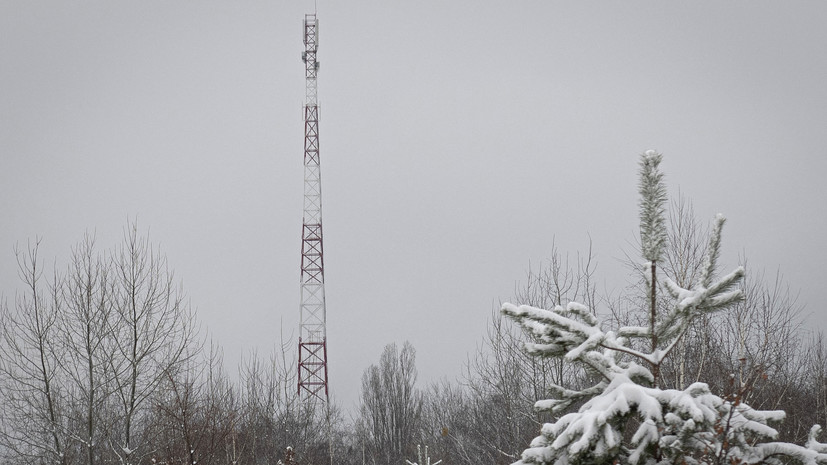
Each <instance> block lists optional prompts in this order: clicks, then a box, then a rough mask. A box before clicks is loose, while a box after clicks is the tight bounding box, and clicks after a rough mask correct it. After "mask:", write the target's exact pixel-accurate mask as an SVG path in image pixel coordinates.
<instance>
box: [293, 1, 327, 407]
mask: <svg viewBox="0 0 827 465" xmlns="http://www.w3.org/2000/svg"><path fill="white" fill-rule="evenodd" d="M318 46H319V23H318V21H317V20H316V15H315V14H312V15H305V17H304V47H305V51H304V52H303V53H302V61H304V64H305V81H306V93H305V103H304V219H303V221H302V264H301V309H300V320H299V385H298V392H299V395H300V396H302V395H304V396H306V397H305V398H306V399H313V398H315V399H318V400H321V401H324V402H327V400H328V389H327V328H326V320H327V315H326V311H325V299H324V254H323V248H322V182H321V171H320V164H319V104H318V101H317V88H316V76H317V75H318V72H319V62H318V61H316V50H317V49H318Z"/></svg>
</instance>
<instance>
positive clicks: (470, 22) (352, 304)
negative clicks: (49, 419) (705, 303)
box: [0, 0, 827, 406]
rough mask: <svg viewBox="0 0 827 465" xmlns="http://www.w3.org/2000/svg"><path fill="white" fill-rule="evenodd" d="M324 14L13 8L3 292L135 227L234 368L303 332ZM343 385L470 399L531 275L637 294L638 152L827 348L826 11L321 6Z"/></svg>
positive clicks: (211, 6)
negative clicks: (247, 354)
mask: <svg viewBox="0 0 827 465" xmlns="http://www.w3.org/2000/svg"><path fill="white" fill-rule="evenodd" d="M312 10H313V3H312V2H309V1H305V2H300V1H234V2H217V1H199V2H193V1H186V2H185V1H177V2H170V1H146V0H145V1H141V2H109V1H83V2H64V1H39V2H28V1H13V0H4V1H0V160H2V169H0V198H1V199H2V202H0V218H2V220H1V221H2V228H0V291H2V292H3V294H4V295H5V296H6V297H7V298H12V297H13V295H14V290H15V288H17V287H18V283H17V278H16V269H15V261H14V255H13V247H14V245H15V243H23V244H25V242H26V240H27V239H30V238H34V237H35V236H36V235H39V236H42V237H43V241H44V242H43V248H42V256H43V258H44V259H45V260H46V262H47V263H49V264H51V263H52V262H53V260H55V259H56V260H57V263H59V264H61V266H62V264H64V263H65V261H66V257H67V255H68V253H69V250H70V247H71V246H72V245H73V244H74V243H75V242H77V241H78V240H80V239H81V238H82V236H83V234H84V231H87V230H90V231H96V233H97V237H98V242H99V245H100V246H101V248H107V247H111V246H113V245H115V244H116V243H117V242H118V241H119V239H120V237H121V233H122V229H123V227H124V225H125V224H126V222H127V219H129V218H135V217H137V219H138V223H139V226H140V227H141V228H142V229H144V230H146V229H149V230H150V236H151V238H152V239H153V240H154V242H155V243H156V244H160V245H161V247H162V249H163V250H164V251H165V252H166V254H167V256H168V259H169V262H170V264H171V266H172V267H173V268H174V269H175V270H176V274H177V276H178V277H179V278H180V279H182V280H183V285H184V287H185V290H186V292H187V294H188V295H189V297H190V299H191V301H192V305H193V306H194V307H196V308H197V310H198V316H199V318H200V320H201V322H202V323H203V324H204V326H205V327H206V328H207V329H209V331H210V333H211V334H212V335H213V337H214V338H215V339H216V340H217V341H218V342H219V343H220V344H221V345H222V346H223V347H224V349H225V352H226V361H227V364H228V366H229V367H231V369H234V368H233V367H234V365H235V364H236V363H237V361H238V357H239V355H240V354H241V353H242V352H243V351H249V350H252V349H256V348H257V349H258V350H259V351H261V352H263V353H266V352H267V351H269V350H270V349H271V348H272V347H273V346H274V345H276V344H277V343H278V338H279V335H280V333H281V332H284V334H285V335H290V334H291V333H294V334H295V333H296V332H297V325H298V300H299V258H300V257H299V251H300V242H301V218H302V180H303V171H302V157H303V152H302V147H303V139H302V137H303V132H302V125H303V121H302V111H301V107H302V104H303V98H304V70H303V66H302V62H301V58H300V57H301V51H302V50H303V45H302V20H303V18H304V14H305V13H308V12H312ZM318 14H319V21H320V48H319V60H320V63H321V69H320V74H319V98H320V103H321V124H320V141H321V156H322V182H323V186H324V188H323V196H324V197H323V203H324V207H323V213H324V226H325V231H324V234H325V255H326V256H325V266H326V285H327V305H328V307H327V310H328V341H329V350H330V352H329V363H330V381H331V388H332V390H333V394H334V396H335V397H336V398H338V399H339V400H341V401H342V402H344V403H345V405H346V406H350V405H353V404H354V403H355V402H356V400H357V397H358V390H359V378H360V376H361V373H362V370H363V369H364V368H365V367H367V366H368V365H369V364H370V363H375V362H376V361H377V360H378V358H379V354H380V352H381V350H382V347H383V346H384V345H385V344H387V343H389V342H393V341H396V342H402V341H404V340H406V339H407V340H410V341H411V342H412V343H413V344H414V346H415V347H416V348H417V351H418V366H419V369H420V373H421V378H420V379H421V380H422V381H429V380H434V379H438V378H440V377H443V376H444V377H448V378H454V377H455V376H458V375H459V374H460V373H461V370H462V366H463V362H464V361H465V360H466V357H467V354H468V353H469V352H473V350H474V348H475V346H476V345H477V344H478V343H479V341H480V339H481V338H482V336H483V334H484V331H485V327H486V323H487V321H488V319H489V317H490V315H491V312H492V308H493V307H494V306H495V304H496V302H497V301H499V299H506V298H508V297H509V296H510V295H511V294H512V292H513V289H514V286H515V282H517V281H519V280H520V279H522V278H523V277H524V275H525V271H526V269H527V266H528V264H529V261H531V262H532V263H537V262H538V261H540V260H541V259H543V258H546V257H548V255H549V252H550V250H551V244H552V240H555V241H556V245H557V247H558V248H559V249H560V250H561V251H570V252H571V253H572V254H574V253H575V252H576V251H577V250H581V251H582V250H585V249H586V248H587V246H588V241H589V237H591V240H592V241H593V246H594V251H595V253H596V254H597V258H598V262H599V266H598V278H599V279H600V280H601V285H603V284H605V286H606V287H607V288H608V289H609V290H610V291H617V290H619V287H620V286H623V285H624V283H625V281H624V276H623V275H622V273H623V269H622V267H621V266H620V265H619V264H618V261H619V259H620V258H621V257H623V251H624V250H629V249H630V244H631V243H633V242H634V241H635V238H636V234H637V231H636V227H637V206H636V201H637V195H636V183H637V178H636V172H637V159H638V155H639V154H640V153H641V152H642V151H644V150H646V149H650V148H655V149H657V150H659V151H661V152H662V153H664V157H665V158H664V162H663V165H662V167H663V169H664V170H665V172H666V173H667V182H668V184H669V186H670V191H671V192H673V193H676V192H677V191H678V189H680V191H681V192H682V193H684V194H685V195H686V196H687V197H688V198H690V199H692V200H693V201H694V204H695V210H696V213H697V214H698V215H699V216H700V217H702V218H711V217H712V216H713V215H714V214H715V213H717V212H722V213H724V214H725V215H726V216H727V217H728V218H729V222H728V224H727V227H726V229H725V237H724V247H725V249H726V252H727V254H728V255H727V257H728V258H727V260H726V262H727V263H725V266H727V267H730V268H731V267H732V266H734V265H735V264H736V261H737V257H738V255H739V254H741V255H746V256H747V257H748V258H749V260H750V264H751V266H752V267H754V268H764V269H767V270H768V272H769V273H774V272H775V271H776V270H777V269H780V270H781V271H782V272H783V273H784V275H785V278H786V280H787V281H788V282H789V283H790V284H791V286H792V288H793V290H794V291H799V290H800V292H801V297H800V300H801V302H802V303H804V304H806V306H807V307H806V311H807V312H808V313H810V314H811V317H810V320H809V321H810V322H812V323H813V325H812V326H813V327H814V328H818V329H824V328H825V327H827V317H825V314H824V311H823V309H822V303H821V302H822V300H823V298H822V296H821V295H820V294H819V291H820V290H821V289H823V286H824V285H823V280H824V277H823V275H822V271H823V269H824V268H825V265H827V251H825V247H824V246H823V241H824V240H825V237H827V215H826V214H825V207H824V202H825V197H827V195H825V194H826V193H827V190H825V187H824V179H825V176H827V157H825V152H827V131H826V130H825V128H827V53H825V47H826V46H827V28H825V24H827V2H822V1H808V2H802V1H785V2H767V1H732V2H721V1H695V2H663V1H646V2H643V1H631V2H626V1H624V2H620V1H616V2H594V1H577V2H573V1H572V2H558V1H502V2H494V1H485V0H483V1H479V0H475V1H464V0H463V1H452V2H446V1H434V0H417V1H347V2H341V1H340V2H332V1H325V0H319V2H318Z"/></svg>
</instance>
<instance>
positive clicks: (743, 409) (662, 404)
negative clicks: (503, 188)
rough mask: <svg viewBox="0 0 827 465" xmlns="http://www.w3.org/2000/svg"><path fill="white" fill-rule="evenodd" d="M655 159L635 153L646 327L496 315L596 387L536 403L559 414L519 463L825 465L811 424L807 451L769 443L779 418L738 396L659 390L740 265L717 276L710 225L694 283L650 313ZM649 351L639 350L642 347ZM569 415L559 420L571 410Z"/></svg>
mask: <svg viewBox="0 0 827 465" xmlns="http://www.w3.org/2000/svg"><path fill="white" fill-rule="evenodd" d="M660 161H661V155H660V154H658V153H656V152H654V151H648V152H646V153H644V154H643V155H642V156H641V163H640V164H641V171H640V176H641V180H640V194H641V201H640V207H641V249H642V250H643V254H644V259H645V260H647V264H646V266H647V270H651V274H650V279H649V282H648V286H649V291H650V296H651V298H650V299H648V301H649V302H650V303H651V307H650V308H648V309H647V313H649V314H650V315H651V318H650V321H649V325H648V326H627V327H621V328H619V329H617V330H616V331H609V330H604V329H603V328H602V326H601V322H600V320H599V319H598V318H597V317H596V316H595V315H594V314H593V313H592V311H591V310H590V309H589V308H587V307H586V306H584V305H581V304H579V303H576V302H571V303H569V304H568V305H566V306H565V307H562V306H557V307H555V308H553V309H551V310H546V309H540V308H535V307H531V306H525V305H523V306H517V305H513V304H510V303H506V304H504V305H503V307H502V312H503V313H504V314H505V315H506V316H508V317H509V318H511V319H513V320H514V321H516V322H517V323H518V324H519V325H521V326H522V328H523V329H524V330H526V331H527V332H528V333H530V334H531V335H532V336H533V337H534V342H531V343H526V344H525V350H526V351H527V352H528V353H529V354H531V355H534V356H539V357H559V358H562V359H563V361H565V362H567V363H574V364H580V365H581V366H582V367H583V368H584V369H585V370H587V371H588V372H589V373H591V374H593V375H594V379H595V380H596V383H595V384H594V385H592V386H590V387H587V388H585V389H581V390H570V389H567V388H566V387H564V386H553V387H552V389H551V391H552V392H551V395H552V396H553V398H551V399H548V400H541V401H539V402H537V403H536V404H535V408H536V409H537V410H540V411H549V412H551V413H552V414H558V415H562V416H560V417H559V419H558V420H557V421H556V422H554V423H547V424H545V425H543V427H542V429H541V432H540V436H538V437H536V438H535V439H534V440H533V441H532V442H531V445H530V447H529V448H528V449H526V450H525V451H524V452H523V454H522V460H520V461H519V462H517V464H530V463H532V464H533V463H536V464H559V465H566V464H615V463H620V464H626V463H629V464H647V465H648V464H759V463H769V464H776V463H777V464H782V463H802V464H827V445H824V444H821V443H819V442H818V441H816V436H817V435H818V433H819V432H820V427H819V426H814V427H813V429H812V430H811V432H810V440H809V441H808V442H807V444H806V446H804V447H802V446H798V445H795V444H790V443H784V442H774V441H775V440H776V437H777V435H778V433H777V431H776V430H775V429H774V428H773V425H776V424H777V423H778V422H781V421H782V420H783V419H784V415H785V414H784V412H783V411H762V410H755V409H753V408H751V407H750V406H749V405H747V404H746V403H744V402H742V397H743V394H744V392H743V391H738V390H736V392H735V393H733V394H730V395H727V396H725V397H720V396H718V395H716V394H714V393H712V392H710V389H709V387H708V386H707V385H706V384H705V383H695V384H692V385H690V386H689V387H687V388H686V389H684V390H676V389H659V388H658V382H657V381H658V373H659V368H660V366H661V363H662V362H663V361H664V360H665V359H666V358H667V357H668V356H669V354H670V353H671V351H672V350H673V348H674V347H675V345H676V344H677V343H678V342H679V341H680V340H681V337H682V336H683V335H684V334H685V333H686V332H687V331H688V329H689V328H690V325H691V323H692V321H693V319H695V318H697V317H699V316H702V315H704V314H709V313H712V312H718V311H723V310H725V309H727V308H728V307H729V306H730V305H731V304H733V303H735V302H737V301H739V300H740V299H741V298H742V293H741V291H740V290H739V289H738V288H737V285H738V283H739V282H740V281H741V280H742V278H743V276H744V269H743V268H742V267H738V268H736V269H735V270H734V271H732V272H731V273H729V274H726V275H724V276H722V277H719V278H716V262H717V260H718V257H719V254H720V247H721V229H722V227H723V224H724V218H723V217H722V216H720V215H719V216H718V217H717V218H716V221H715V224H714V227H713V233H712V235H711V237H710V241H709V247H708V251H707V256H706V260H705V262H704V270H703V275H702V278H701V279H700V282H699V283H698V284H697V285H696V286H695V287H693V288H692V289H684V288H682V287H680V286H679V285H677V284H676V283H674V282H673V281H671V280H669V279H664V280H663V281H662V284H663V288H665V289H666V290H667V291H668V293H669V297H670V298H671V300H672V302H673V304H672V306H671V310H670V311H668V312H666V313H665V314H657V312H656V310H655V298H656V295H655V292H656V289H658V285H657V284H658V280H657V275H656V270H657V262H658V260H659V259H660V255H661V250H662V249H663V242H664V240H665V238H666V234H665V232H664V230H663V229H664V227H665V226H664V221H663V214H664V208H663V204H664V201H665V198H666V194H665V188H664V186H663V179H662V178H663V175H662V174H661V173H660V171H659V170H658V165H659V164H660ZM641 347H647V349H641ZM577 405H579V406H580V407H579V408H578V409H577V411H576V412H573V413H565V412H566V411H569V410H571V408H574V407H575V406H577Z"/></svg>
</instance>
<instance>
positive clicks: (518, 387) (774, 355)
mask: <svg viewBox="0 0 827 465" xmlns="http://www.w3.org/2000/svg"><path fill="white" fill-rule="evenodd" d="M666 218H667V219H668V225H667V231H668V237H667V240H666V243H665V249H664V257H665V258H664V259H662V260H661V264H660V266H661V269H660V270H659V272H660V273H662V274H664V275H666V276H667V277H669V278H670V279H671V280H673V281H674V282H675V283H677V284H678V285H680V286H682V287H684V288H690V287H692V285H693V283H695V282H696V281H697V280H698V279H700V277H701V270H702V267H703V257H704V256H705V254H706V249H705V248H706V244H707V243H708V235H709V233H710V229H709V227H708V226H707V225H706V224H704V223H702V222H700V221H698V220H697V219H696V217H695V215H694V212H693V211H692V206H691V203H689V202H688V201H686V200H685V199H683V198H679V199H678V200H677V201H675V202H673V203H672V204H671V205H670V206H669V209H668V213H667V216H666ZM16 252H17V253H16V256H17V261H18V268H19V276H20V283H21V289H20V291H19V292H18V293H17V294H16V295H15V296H14V297H13V298H12V299H11V301H10V302H8V301H4V303H3V306H2V311H1V312H0V463H2V464H9V465H10V464H32V465H35V464H37V465H41V464H42V465H46V464H60V465H75V464H78V465H80V464H83V465H95V464H101V465H102V464H134V465H143V464H188V465H196V464H198V465H211V464H227V465H245V464H256V465H258V464H276V463H283V464H287V463H298V464H325V463H330V453H331V452H332V454H333V463H336V464H371V465H374V464H404V463H406V461H410V462H415V461H417V460H420V457H419V456H418V454H417V446H418V445H422V446H423V447H424V446H427V447H428V455H429V456H430V458H431V463H434V462H436V461H437V460H442V464H444V465H451V464H468V465H470V464H480V463H488V464H507V463H512V462H514V461H516V460H518V459H519V457H520V453H521V452H522V451H523V449H525V448H526V447H527V445H528V444H529V442H530V441H531V439H532V438H534V437H536V436H537V435H538V432H539V428H540V426H541V425H542V424H543V423H546V422H548V421H551V420H553V419H552V418H551V417H550V415H551V414H549V413H537V412H535V410H534V408H533V405H534V403H535V402H536V401H537V400H539V399H544V398H546V397H547V396H548V392H549V389H550V387H551V386H554V385H563V386H571V387H572V389H574V388H582V387H585V386H588V385H589V384H588V383H589V381H590V376H592V375H590V374H589V373H587V372H583V371H578V370H576V369H574V368H572V367H571V366H570V365H568V364H563V363H561V362H560V360H557V359H544V358H536V357H531V356H528V355H527V354H526V353H525V352H524V350H523V349H522V343H523V342H526V341H528V340H530V336H528V335H527V334H525V333H524V332H522V330H520V329H519V328H518V327H517V326H515V325H510V324H508V323H506V322H504V320H503V318H502V317H501V316H500V314H499V313H498V312H492V313H491V316H490V321H489V325H488V331H487V333H486V334H484V335H482V342H481V344H480V345H479V348H478V349H477V350H476V351H475V352H474V353H472V354H470V356H469V360H468V363H467V364H466V366H465V369H464V372H463V373H461V374H460V375H458V376H457V378H456V379H444V380H442V381H439V382H433V383H431V384H429V385H424V386H423V385H420V383H418V379H417V368H416V351H415V348H414V347H413V346H412V345H411V344H409V343H407V342H405V343H402V344H401V345H397V344H396V343H390V344H388V345H387V346H386V347H385V349H384V351H383V352H382V354H380V356H379V358H378V362H377V363H376V364H374V365H371V366H369V367H366V368H365V370H364V372H363V375H362V386H361V396H360V403H359V407H358V410H357V411H355V412H352V413H351V414H349V415H348V414H345V413H344V412H343V411H342V409H341V408H340V407H339V406H337V405H333V406H332V407H331V409H330V413H329V424H330V428H328V412H327V411H323V409H320V408H318V406H314V404H308V403H305V402H302V399H300V398H299V397H298V394H297V389H296V381H297V380H296V374H297V370H296V368H295V367H296V360H295V356H296V354H295V350H294V349H295V348H294V345H295V344H293V343H292V342H291V341H284V344H283V345H282V346H281V347H279V349H278V350H276V351H274V352H273V353H271V354H268V355H265V356H262V355H260V354H257V353H252V354H248V355H247V356H246V357H245V358H244V360H243V361H242V363H241V366H240V367H238V368H237V370H238V376H235V375H234V376H230V375H229V373H228V369H227V367H225V366H224V363H223V360H222V356H221V348H220V347H217V346H216V345H214V344H209V343H206V342H205V341H204V337H203V335H201V333H200V329H199V325H198V323H197V321H196V317H195V314H194V311H193V310H192V309H191V307H190V305H189V302H188V301H187V300H186V298H185V295H184V292H183V290H182V289H181V288H180V286H179V285H178V284H177V283H176V281H175V278H174V275H173V272H172V271H171V270H170V269H169V267H168V264H167V263H166V259H165V257H164V255H163V254H162V253H161V251H160V250H158V249H157V248H155V247H153V245H152V244H151V242H150V241H149V240H148V238H147V237H145V236H142V235H141V234H139V231H138V228H137V227H136V226H135V225H134V224H130V225H128V226H127V228H126V230H125V234H124V238H123V241H122V243H121V245H120V246H118V247H116V248H114V249H111V250H103V251H101V250H98V248H97V246H96V244H95V240H94V237H92V236H87V237H85V238H83V239H82V240H81V241H80V242H79V243H78V244H77V245H76V246H75V247H74V248H73V249H72V253H71V256H70V258H69V263H68V264H67V265H66V266H65V267H64V268H60V267H57V266H55V267H54V268H53V269H44V268H43V266H42V262H43V259H42V258H41V257H39V256H38V243H37V242H35V243H32V244H29V245H28V246H27V247H25V248H21V249H19V250H17V251H16ZM629 270H630V273H631V275H632V276H636V277H637V278H638V283H637V284H635V285H633V286H632V287H631V288H630V289H629V291H630V292H626V293H624V295H623V297H622V298H619V297H613V296H610V295H602V294H601V293H600V292H598V290H597V286H596V283H595V282H594V279H593V276H594V271H595V260H594V257H593V255H592V253H591V250H588V251H587V252H586V253H584V254H582V255H579V254H578V255H576V256H575V257H574V258H571V257H570V256H569V255H566V254H561V253H559V252H558V250H557V249H556V248H555V247H554V245H553V244H552V245H551V251H550V256H549V258H548V259H547V260H546V261H545V262H543V264H542V265H541V266H540V267H538V268H536V269H535V268H532V269H529V270H528V272H527V275H526V277H525V279H524V280H523V281H522V284H521V285H520V287H519V288H518V289H517V290H516V291H515V295H514V296H511V300H512V301H514V302H519V303H521V304H528V305H532V306H536V307H541V308H552V307H553V306H555V305H559V304H563V305H565V304H566V303H567V302H570V301H578V302H581V303H583V304H585V305H587V306H588V307H589V308H592V309H603V310H602V311H604V313H605V314H604V315H603V317H604V320H606V319H609V320H610V321H611V322H612V324H613V325H616V326H621V325H628V324H633V323H636V322H645V321H646V318H648V316H647V315H646V314H643V313H641V312H640V311H639V310H636V309H639V308H647V306H646V305H642V304H641V301H642V300H643V299H647V298H649V294H647V290H646V289H647V285H646V283H647V281H646V270H645V269H644V268H643V267H641V266H640V265H638V264H636V263H634V262H633V261H631V260H630V263H629ZM742 288H743V292H744V296H745V298H744V299H743V300H742V301H740V302H739V303H737V304H736V305H735V306H734V308H732V309H731V311H728V312H723V313H720V314H713V315H710V316H708V317H706V318H702V319H699V320H697V321H695V322H694V323H693V326H692V328H691V330H690V331H689V332H688V333H687V334H686V336H685V337H684V338H683V339H682V340H681V341H680V345H679V346H678V347H677V348H676V349H675V352H674V353H673V356H672V358H671V359H669V360H668V361H667V362H665V363H664V364H663V365H662V366H660V367H659V372H658V384H659V386H660V387H662V388H664V389H668V388H674V389H684V388H686V387H687V386H689V385H691V384H692V383H694V382H696V381H698V380H702V381H704V382H707V383H709V385H710V389H711V391H712V392H714V393H716V394H720V395H724V394H726V393H727V392H729V391H731V390H733V389H735V388H737V389H739V392H743V393H744V395H745V399H744V401H745V402H748V403H749V404H750V405H752V406H753V407H755V408H760V409H783V410H785V411H786V412H787V419H786V421H785V422H784V423H783V424H782V425H781V426H780V428H779V432H780V434H781V438H780V439H781V440H784V441H790V442H796V443H803V442H804V441H805V440H806V439H807V434H808V432H809V429H810V426H811V425H813V424H815V423H821V424H824V422H825V419H827V348H825V341H824V339H823V336H822V335H821V334H820V333H814V332H811V331H808V330H807V329H806V328H804V327H803V326H802V322H803V319H802V306H801V304H800V303H798V302H797V301H796V296H795V294H794V293H793V292H792V291H791V290H790V288H789V286H788V285H787V284H786V283H785V282H784V280H783V278H782V277H781V276H780V275H775V276H771V277H766V276H765V275H764V274H762V273H760V272H755V271H754V270H752V269H751V267H747V279H746V280H745V281H744V283H743V284H742ZM665 294H666V293H665V292H660V293H659V294H658V295H660V296H664V295H665ZM657 305H666V302H665V301H663V302H661V300H658V302H657ZM607 329H608V328H607ZM400 342H401V341H400ZM576 407H577V405H573V406H572V407H571V408H576ZM420 465H425V464H420Z"/></svg>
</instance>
